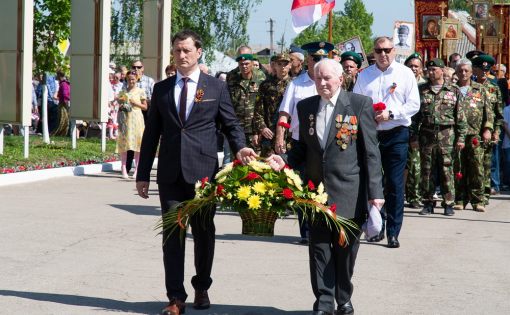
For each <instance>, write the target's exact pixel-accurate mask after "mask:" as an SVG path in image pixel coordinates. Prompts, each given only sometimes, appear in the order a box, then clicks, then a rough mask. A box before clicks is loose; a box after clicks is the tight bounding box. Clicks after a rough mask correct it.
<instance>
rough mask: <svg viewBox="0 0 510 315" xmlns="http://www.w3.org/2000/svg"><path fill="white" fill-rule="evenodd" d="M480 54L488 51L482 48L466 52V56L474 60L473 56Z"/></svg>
mask: <svg viewBox="0 0 510 315" xmlns="http://www.w3.org/2000/svg"><path fill="white" fill-rule="evenodd" d="M480 55H486V53H484V52H483V51H480V50H471V51H468V52H467V53H466V58H467V59H469V60H471V61H473V58H476V57H478V56H480Z"/></svg>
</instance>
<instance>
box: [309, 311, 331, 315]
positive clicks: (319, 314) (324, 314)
mask: <svg viewBox="0 0 510 315" xmlns="http://www.w3.org/2000/svg"><path fill="white" fill-rule="evenodd" d="M312 315H333V314H332V313H330V312H325V311H313V312H312Z"/></svg>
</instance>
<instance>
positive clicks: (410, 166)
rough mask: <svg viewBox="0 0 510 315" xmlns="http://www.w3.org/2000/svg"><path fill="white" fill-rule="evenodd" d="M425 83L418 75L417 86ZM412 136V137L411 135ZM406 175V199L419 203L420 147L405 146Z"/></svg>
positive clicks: (411, 202)
mask: <svg viewBox="0 0 510 315" xmlns="http://www.w3.org/2000/svg"><path fill="white" fill-rule="evenodd" d="M425 83H427V80H425V79H423V77H420V79H419V80H418V87H420V86H421V85H423V84H425ZM411 138H412V137H411ZM406 168H407V177H406V200H407V202H408V203H409V204H411V205H419V204H420V201H421V192H420V182H421V161H420V148H419V147H418V148H413V147H411V146H408V148H407V165H406Z"/></svg>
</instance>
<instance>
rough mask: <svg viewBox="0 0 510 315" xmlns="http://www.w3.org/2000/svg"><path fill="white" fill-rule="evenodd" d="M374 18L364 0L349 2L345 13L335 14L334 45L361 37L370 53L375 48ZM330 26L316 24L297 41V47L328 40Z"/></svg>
mask: <svg viewBox="0 0 510 315" xmlns="http://www.w3.org/2000/svg"><path fill="white" fill-rule="evenodd" d="M373 23H374V16H373V14H372V13H368V12H367V10H366V8H365V4H364V3H363V1H362V0H347V1H346V2H345V7H344V10H343V11H336V12H333V31H332V35H333V36H332V37H333V40H332V42H333V44H337V43H340V42H343V41H345V40H347V39H349V38H352V37H354V36H359V37H360V39H361V42H362V43H363V48H364V49H365V51H366V52H369V51H371V50H372V48H373V43H372V30H371V28H372V24H373ZM328 32H329V29H328V24H327V23H325V24H324V25H320V24H319V23H314V24H313V25H311V26H310V27H308V28H307V29H305V30H304V31H303V32H302V33H300V34H299V35H298V36H297V37H296V38H295V39H294V43H295V44H296V45H303V44H305V43H307V42H311V41H324V40H327V39H328Z"/></svg>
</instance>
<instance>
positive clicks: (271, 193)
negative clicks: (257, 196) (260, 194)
mask: <svg viewBox="0 0 510 315" xmlns="http://www.w3.org/2000/svg"><path fill="white" fill-rule="evenodd" d="M267 193H268V194H269V196H270V197H273V196H274V194H275V191H274V189H270V190H269V191H268V192H267Z"/></svg>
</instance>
